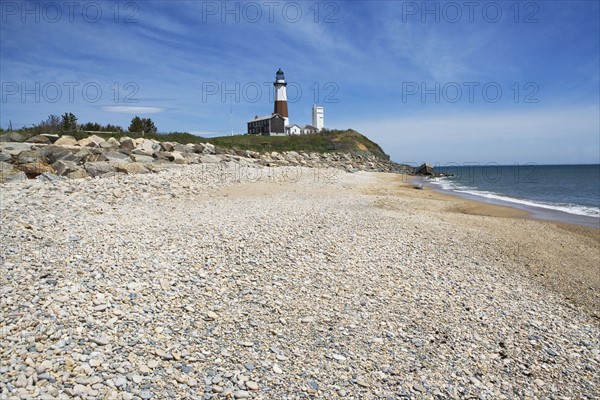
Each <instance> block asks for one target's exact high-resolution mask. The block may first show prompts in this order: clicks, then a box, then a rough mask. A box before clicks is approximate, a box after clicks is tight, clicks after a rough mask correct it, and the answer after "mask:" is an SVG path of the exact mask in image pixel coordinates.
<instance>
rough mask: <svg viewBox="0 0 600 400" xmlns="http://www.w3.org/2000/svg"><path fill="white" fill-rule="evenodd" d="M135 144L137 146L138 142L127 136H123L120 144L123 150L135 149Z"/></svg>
mask: <svg viewBox="0 0 600 400" xmlns="http://www.w3.org/2000/svg"><path fill="white" fill-rule="evenodd" d="M135 146H136V144H135V142H134V141H133V139H132V138H130V137H126V136H125V137H122V138H121V141H120V145H119V147H120V148H121V150H128V151H132V150H133V149H135Z"/></svg>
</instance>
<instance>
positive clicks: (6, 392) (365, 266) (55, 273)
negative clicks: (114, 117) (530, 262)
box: [0, 164, 600, 399]
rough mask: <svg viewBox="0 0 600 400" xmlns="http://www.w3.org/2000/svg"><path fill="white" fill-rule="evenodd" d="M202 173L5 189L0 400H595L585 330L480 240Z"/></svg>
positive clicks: (330, 181)
mask: <svg viewBox="0 0 600 400" xmlns="http://www.w3.org/2000/svg"><path fill="white" fill-rule="evenodd" d="M208 168H209V164H206V165H191V166H185V167H181V168H178V167H173V168H170V169H168V170H166V171H162V172H160V173H156V174H144V175H114V176H112V177H110V178H102V179H83V180H77V181H74V180H66V181H59V182H42V181H25V182H14V183H6V184H3V185H2V186H0V190H1V195H2V199H1V204H0V209H1V213H2V214H1V219H2V230H1V239H2V245H1V246H2V249H1V250H2V252H1V254H0V257H1V260H0V261H1V268H2V273H1V274H0V282H1V289H0V291H1V296H2V308H1V313H0V345H1V346H0V347H1V349H0V352H1V355H2V364H1V365H0V396H1V398H6V399H12V398H15V399H30V398H60V399H63V398H65V399H66V398H73V397H79V398H81V399H95V398H110V399H165V398H181V399H212V398H215V399H219V398H236V399H246V398H247V399H302V398H308V397H315V398H322V399H337V398H345V399H379V398H383V399H388V398H389V399H395V398H435V397H438V398H456V399H459V398H480V399H492V398H572V399H576V398H590V399H591V398H598V397H600V389H599V388H600V380H599V377H600V371H599V363H600V351H599V349H600V341H599V337H600V332H599V329H598V326H597V325H596V324H595V323H594V321H593V320H592V319H591V317H590V316H589V315H587V314H584V313H581V312H579V310H578V309H577V308H575V307H572V306H571V305H570V303H568V302H566V301H565V300H564V299H563V298H561V297H560V296H558V295H557V294H555V293H554V292H551V291H549V290H547V289H545V288H543V287H541V286H539V285H536V284H534V283H533V282H532V281H531V280H528V279H526V278H524V277H522V276H520V275H518V274H514V273H510V271H512V270H513V269H514V268H515V265H513V264H514V263H515V262H516V261H515V260H513V259H511V258H508V257H504V256H503V255H502V253H499V252H498V251H496V250H495V249H493V248H492V246H490V245H489V244H490V243H492V242H493V238H492V237H491V236H490V235H489V234H488V233H486V232H484V231H482V230H481V229H479V228H472V229H469V228H468V227H465V226H464V225H462V226H461V225H457V223H455V222H452V221H451V220H450V219H449V218H444V219H440V218H437V217H436V215H435V213H424V212H419V211H418V210H415V209H411V208H410V206H407V207H406V208H404V209H403V208H401V209H398V210H389V209H382V208H380V207H376V206H375V205H374V204H375V203H376V202H377V201H378V200H380V199H381V196H380V195H376V194H367V193H365V192H364V191H363V190H362V188H364V187H366V186H368V185H371V184H373V183H374V182H375V181H376V179H377V175H376V174H373V173H367V172H356V173H353V174H348V173H345V172H341V171H338V170H330V169H322V170H320V171H319V173H318V174H316V173H315V170H314V169H308V168H295V169H294V171H295V173H293V174H289V173H281V174H280V173H279V172H281V171H283V167H281V170H279V169H277V170H276V172H277V173H276V174H273V171H274V169H272V168H266V167H265V168H264V170H262V171H263V172H264V173H263V174H261V175H260V177H259V178H258V179H257V178H256V175H253V178H252V181H249V180H244V179H240V176H241V175H240V174H239V173H237V172H236V170H235V168H236V165H235V164H229V165H228V166H227V167H226V168H225V169H223V168H221V169H219V170H215V169H208ZM211 168H212V167H211ZM215 171H218V172H215ZM298 172H300V173H298ZM289 177H293V178H289ZM415 201H417V200H415ZM456 218H457V219H459V218H461V216H457V217H456ZM49 282H50V283H49Z"/></svg>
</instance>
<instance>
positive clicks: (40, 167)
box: [19, 162, 55, 178]
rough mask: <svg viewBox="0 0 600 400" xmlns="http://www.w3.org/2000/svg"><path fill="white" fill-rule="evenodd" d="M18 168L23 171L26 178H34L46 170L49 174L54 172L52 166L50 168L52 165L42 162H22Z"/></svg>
mask: <svg viewBox="0 0 600 400" xmlns="http://www.w3.org/2000/svg"><path fill="white" fill-rule="evenodd" d="M19 169H20V170H21V171H23V172H25V175H27V177H28V178H35V177H36V176H38V175H41V174H44V173H46V172H49V173H51V174H53V173H54V172H55V170H54V168H52V165H49V164H46V163H43V162H34V163H28V164H22V165H19Z"/></svg>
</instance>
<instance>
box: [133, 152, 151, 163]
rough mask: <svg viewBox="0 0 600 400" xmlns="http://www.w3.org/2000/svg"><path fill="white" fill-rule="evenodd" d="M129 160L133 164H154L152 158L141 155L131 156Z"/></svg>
mask: <svg viewBox="0 0 600 400" xmlns="http://www.w3.org/2000/svg"><path fill="white" fill-rule="evenodd" d="M130 158H131V159H132V160H133V161H134V162H138V163H144V164H148V163H152V162H154V157H151V156H147V155H143V154H131V156H130Z"/></svg>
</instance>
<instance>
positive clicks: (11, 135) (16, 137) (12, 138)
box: [0, 132, 27, 142]
mask: <svg viewBox="0 0 600 400" xmlns="http://www.w3.org/2000/svg"><path fill="white" fill-rule="evenodd" d="M25 139H27V137H26V136H24V135H21V134H20V133H19V132H8V133H4V134H2V135H0V142H24V141H25Z"/></svg>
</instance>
